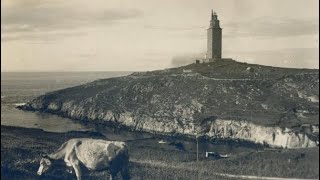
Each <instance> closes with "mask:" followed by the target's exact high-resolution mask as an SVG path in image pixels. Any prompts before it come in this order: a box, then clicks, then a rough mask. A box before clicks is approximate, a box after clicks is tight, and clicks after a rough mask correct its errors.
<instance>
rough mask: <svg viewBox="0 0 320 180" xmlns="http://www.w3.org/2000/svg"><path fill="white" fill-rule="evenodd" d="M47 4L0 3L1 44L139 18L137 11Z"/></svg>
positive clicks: (36, 2)
mask: <svg viewBox="0 0 320 180" xmlns="http://www.w3.org/2000/svg"><path fill="white" fill-rule="evenodd" d="M44 2H47V1H43V2H41V1H39V2H38V1H34V2H33V3H29V4H28V3H17V4H14V5H11V6H4V7H3V4H4V3H1V4H2V6H1V34H3V36H4V37H1V40H2V41H12V40H18V39H22V38H24V37H25V38H27V39H33V38H34V39H41V37H44V39H46V38H45V36H46V35H54V33H51V34H46V33H47V32H49V33H50V32H55V31H59V35H58V36H59V37H62V34H63V32H65V33H66V36H68V35H70V33H69V31H74V30H77V29H81V28H95V27H99V26H105V25H110V24H115V23H118V22H120V21H122V20H126V19H131V18H136V17H140V16H142V14H143V13H142V12H141V11H139V10H136V9H111V8H110V9H108V8H99V9H94V10H90V9H86V8H85V7H83V8H72V7H70V6H63V4H58V3H57V4H54V3H44Z"/></svg>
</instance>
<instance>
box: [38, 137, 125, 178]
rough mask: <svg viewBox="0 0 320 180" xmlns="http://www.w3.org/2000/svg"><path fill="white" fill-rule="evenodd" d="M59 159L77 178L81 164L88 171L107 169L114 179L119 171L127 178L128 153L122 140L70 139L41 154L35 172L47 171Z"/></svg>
mask: <svg viewBox="0 0 320 180" xmlns="http://www.w3.org/2000/svg"><path fill="white" fill-rule="evenodd" d="M61 159H63V160H64V162H65V163H66V165H67V167H71V168H73V169H74V171H75V173H76V176H77V179H78V180H80V179H81V169H80V165H81V164H82V165H83V166H84V167H85V168H87V169H88V170H90V171H103V170H109V172H110V174H111V176H110V179H114V178H115V177H116V176H117V174H118V172H121V176H122V179H129V171H128V163H129V155H128V149H127V147H126V144H125V143H124V142H119V141H105V140H100V139H89V138H77V139H70V140H68V141H66V142H65V143H63V144H62V145H61V147H60V148H59V149H58V150H57V151H56V152H54V153H51V154H48V155H43V156H42V159H41V161H40V167H39V170H38V172H37V174H38V175H41V174H42V173H44V172H47V171H48V170H49V169H50V168H51V167H52V165H53V163H54V162H55V161H56V160H61Z"/></svg>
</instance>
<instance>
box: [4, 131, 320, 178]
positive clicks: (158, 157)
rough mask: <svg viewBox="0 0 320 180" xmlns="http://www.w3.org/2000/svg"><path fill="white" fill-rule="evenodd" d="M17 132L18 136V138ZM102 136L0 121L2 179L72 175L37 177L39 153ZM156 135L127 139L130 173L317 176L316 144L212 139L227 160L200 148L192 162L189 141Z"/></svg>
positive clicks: (60, 173) (57, 172)
mask: <svg viewBox="0 0 320 180" xmlns="http://www.w3.org/2000/svg"><path fill="white" fill-rule="evenodd" d="M22 137H23V138H22ZM78 137H90V138H102V139H106V137H103V136H102V135H100V134H97V133H90V132H69V133H49V132H44V131H41V130H37V129H26V128H15V127H6V126H1V178H2V179H75V177H74V175H72V174H69V173H67V172H66V171H65V167H64V166H63V165H61V166H58V167H56V168H55V169H54V171H52V172H50V173H48V174H46V175H45V176H42V177H41V178H39V177H38V176H37V175H36V171H37V168H38V167H39V160H40V155H39V154H40V153H50V152H53V151H54V150H56V149H57V148H59V146H60V145H61V144H62V143H63V142H64V141H66V140H68V139H70V138H78ZM158 140H159V139H158V138H148V139H139V140H138V139H137V140H133V141H128V142H127V143H128V148H129V154H130V174H131V178H132V179H133V180H137V179H168V180H171V179H172V180H173V179H186V180H189V179H190V180H191V179H192V180H193V179H239V177H234V178H231V177H226V176H223V175H219V174H221V173H227V174H229V175H230V174H231V175H255V176H268V177H291V178H319V153H318V152H319V148H312V149H297V150H286V149H264V148H261V147H254V146H253V147H251V148H247V147H242V146H241V145H240V144H237V143H233V145H230V144H217V145H214V146H213V147H212V148H213V149H211V150H213V151H218V152H221V153H223V152H225V153H228V154H229V155H230V158H228V159H219V160H213V159H205V157H204V151H203V150H202V149H201V148H200V161H199V162H196V150H195V144H194V142H192V141H191V142H189V141H180V140H179V139H175V141H177V142H182V143H183V144H184V146H185V150H179V149H177V148H175V147H174V146H171V145H169V144H158ZM89 177H90V179H105V178H106V177H108V173H107V172H92V173H90V172H86V173H85V174H84V177H83V178H84V179H89Z"/></svg>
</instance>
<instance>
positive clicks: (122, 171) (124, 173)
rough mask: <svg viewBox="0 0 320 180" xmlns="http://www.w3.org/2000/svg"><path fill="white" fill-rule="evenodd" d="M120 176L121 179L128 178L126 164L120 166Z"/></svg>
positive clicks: (127, 179) (125, 179) (126, 179)
mask: <svg viewBox="0 0 320 180" xmlns="http://www.w3.org/2000/svg"><path fill="white" fill-rule="evenodd" d="M121 177H122V180H129V179H130V176H129V168H128V166H124V167H122V169H121Z"/></svg>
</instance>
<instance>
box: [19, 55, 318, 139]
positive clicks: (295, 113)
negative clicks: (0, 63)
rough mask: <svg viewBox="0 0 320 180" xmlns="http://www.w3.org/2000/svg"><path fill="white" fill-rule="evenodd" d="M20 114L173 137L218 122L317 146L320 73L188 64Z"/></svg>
mask: <svg viewBox="0 0 320 180" xmlns="http://www.w3.org/2000/svg"><path fill="white" fill-rule="evenodd" d="M22 109H27V110H37V111H45V112H50V113H55V114H58V115H61V116H66V117H70V118H73V119H79V120H96V121H111V122H114V123H118V124H121V125H124V126H129V127H130V128H133V129H140V130H144V129H153V130H155V131H161V132H170V133H174V132H175V130H176V129H179V128H180V130H179V131H180V132H185V131H186V130H188V131H191V130H192V129H190V128H191V126H190V123H194V124H198V125H200V126H202V129H204V130H206V129H207V130H208V127H206V125H205V124H208V122H213V121H215V120H216V119H218V118H219V119H232V120H235V121H237V120H245V121H247V122H251V123H254V124H257V125H263V126H271V127H281V128H283V129H285V128H291V129H294V131H296V132H304V133H307V134H308V135H309V136H310V137H312V138H314V139H316V140H317V139H318V136H319V131H318V129H319V72H318V70H309V69H288V68H276V67H269V66H260V65H254V64H246V63H240V62H236V61H232V60H226V61H217V62H213V63H205V64H190V65H187V66H183V67H179V68H173V69H167V70H161V71H151V72H143V73H133V74H131V75H129V76H125V77H119V78H110V79H101V80H97V81H94V82H92V83H87V84H84V85H81V86H77V87H72V88H67V89H63V90H59V91H55V92H51V93H47V94H45V95H43V96H40V97H38V98H36V99H34V100H32V101H31V102H29V103H27V104H26V105H25V106H24V107H22ZM159 124H164V126H165V127H160V126H159Z"/></svg>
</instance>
